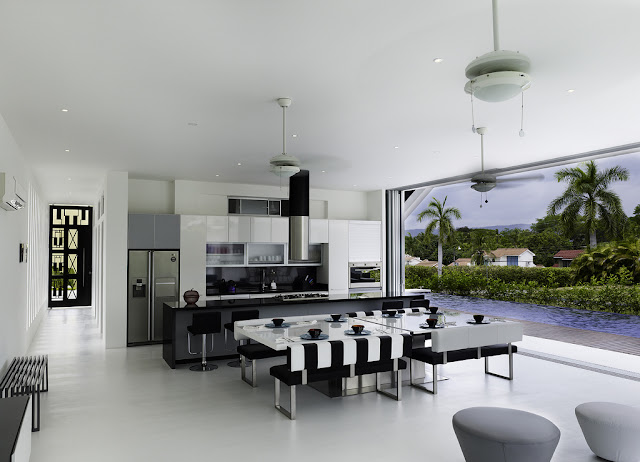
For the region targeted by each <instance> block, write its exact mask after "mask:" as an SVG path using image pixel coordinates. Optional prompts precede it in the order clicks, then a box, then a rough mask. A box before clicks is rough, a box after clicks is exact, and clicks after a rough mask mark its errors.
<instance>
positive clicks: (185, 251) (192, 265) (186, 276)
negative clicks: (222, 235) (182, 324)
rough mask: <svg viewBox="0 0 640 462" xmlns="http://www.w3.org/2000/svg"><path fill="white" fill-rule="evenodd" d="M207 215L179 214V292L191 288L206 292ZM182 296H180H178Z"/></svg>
mask: <svg viewBox="0 0 640 462" xmlns="http://www.w3.org/2000/svg"><path fill="white" fill-rule="evenodd" d="M206 249H207V217H205V216H203V215H181V216H180V294H181V295H182V294H183V293H184V292H185V291H186V290H189V289H191V288H193V289H195V290H197V291H198V293H199V294H200V296H201V297H203V298H204V295H205V294H206V255H207V250H206ZM180 298H182V297H180Z"/></svg>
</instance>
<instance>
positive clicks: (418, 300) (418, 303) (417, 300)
mask: <svg viewBox="0 0 640 462" xmlns="http://www.w3.org/2000/svg"><path fill="white" fill-rule="evenodd" d="M429 303H431V300H427V299H426V298H414V299H413V300H410V301H409V306H410V307H414V306H424V307H425V308H429Z"/></svg>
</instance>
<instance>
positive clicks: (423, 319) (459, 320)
mask: <svg viewBox="0 0 640 462" xmlns="http://www.w3.org/2000/svg"><path fill="white" fill-rule="evenodd" d="M353 319H358V320H361V321H363V322H368V323H370V324H378V325H380V326H383V327H384V328H386V329H395V330H396V331H404V332H411V333H412V334H419V333H420V334H421V333H431V332H433V331H435V330H438V329H443V328H448V329H450V328H455V327H463V326H464V327H466V326H469V325H488V324H491V323H498V322H500V323H503V322H508V321H506V320H505V319H503V318H496V317H492V316H485V317H484V319H483V321H482V323H477V322H476V321H475V320H474V318H473V315H472V314H469V313H463V312H461V311H455V310H443V311H439V312H438V313H435V314H431V313H405V314H403V315H402V317H399V318H391V317H383V316H363V317H358V318H353ZM427 319H436V320H437V321H438V322H437V323H436V326H435V327H433V328H432V327H429V326H428V325H427Z"/></svg>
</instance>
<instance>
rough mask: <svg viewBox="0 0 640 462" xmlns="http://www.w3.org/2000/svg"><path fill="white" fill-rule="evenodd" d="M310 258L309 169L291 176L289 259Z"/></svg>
mask: <svg viewBox="0 0 640 462" xmlns="http://www.w3.org/2000/svg"><path fill="white" fill-rule="evenodd" d="M308 259H309V170H300V171H299V172H298V173H296V174H295V175H293V176H291V177H289V260H308Z"/></svg>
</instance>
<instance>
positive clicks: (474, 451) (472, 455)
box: [453, 407, 560, 462]
mask: <svg viewBox="0 0 640 462" xmlns="http://www.w3.org/2000/svg"><path fill="white" fill-rule="evenodd" d="M453 429H454V431H455V432H456V436H457V437H458V442H459V443H460V448H461V449H462V453H463V454H464V458H465V460H466V461H467V462H549V461H550V460H551V457H552V456H553V452H554V451H555V450H556V446H557V445H558V441H559V440H560V430H559V429H558V427H556V426H555V425H554V424H553V423H552V422H550V421H549V420H547V419H545V418H544V417H541V416H539V415H536V414H532V413H530V412H525V411H519V410H517V409H506V408H502V407H470V408H468V409H463V410H461V411H458V412H457V413H456V414H455V415H454V416H453Z"/></svg>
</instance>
